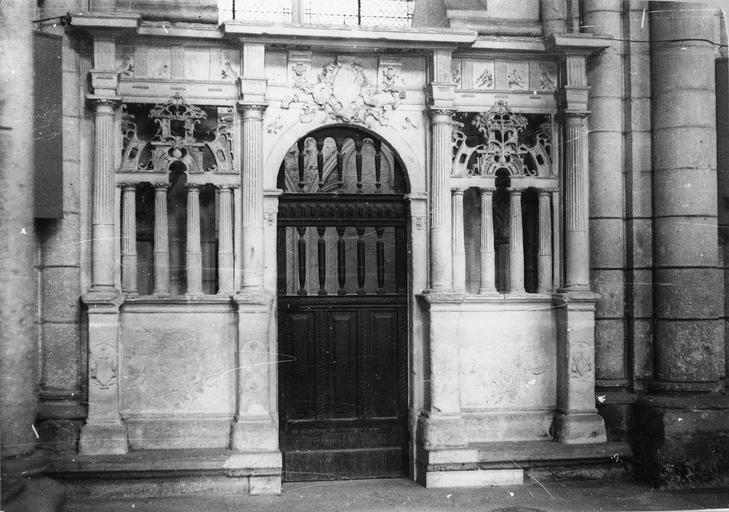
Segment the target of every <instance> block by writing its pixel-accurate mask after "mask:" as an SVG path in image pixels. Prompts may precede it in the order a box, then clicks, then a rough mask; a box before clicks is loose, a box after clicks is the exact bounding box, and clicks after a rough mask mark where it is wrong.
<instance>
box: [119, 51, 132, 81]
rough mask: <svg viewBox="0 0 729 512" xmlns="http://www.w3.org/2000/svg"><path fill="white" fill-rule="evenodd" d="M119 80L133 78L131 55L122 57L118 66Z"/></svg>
mask: <svg viewBox="0 0 729 512" xmlns="http://www.w3.org/2000/svg"><path fill="white" fill-rule="evenodd" d="M118 71H119V77H120V78H133V77H134V57H133V56H132V55H122V63H121V66H119V70H118Z"/></svg>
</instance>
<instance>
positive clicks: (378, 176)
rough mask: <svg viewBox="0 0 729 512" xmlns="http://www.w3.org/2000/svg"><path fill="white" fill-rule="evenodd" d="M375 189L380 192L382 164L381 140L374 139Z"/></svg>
mask: <svg viewBox="0 0 729 512" xmlns="http://www.w3.org/2000/svg"><path fill="white" fill-rule="evenodd" d="M374 143H375V189H376V190H377V192H381V189H382V181H381V170H382V169H381V166H382V141H381V140H379V139H375V141H374Z"/></svg>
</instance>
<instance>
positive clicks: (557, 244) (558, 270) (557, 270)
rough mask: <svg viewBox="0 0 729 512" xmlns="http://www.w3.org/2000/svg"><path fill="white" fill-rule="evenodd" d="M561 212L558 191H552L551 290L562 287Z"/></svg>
mask: <svg viewBox="0 0 729 512" xmlns="http://www.w3.org/2000/svg"><path fill="white" fill-rule="evenodd" d="M560 212H561V210H560V207H559V190H554V191H552V226H554V228H553V230H552V239H553V240H554V244H553V246H552V289H559V288H561V286H562V239H561V236H560V235H561V231H562V223H561V218H562V216H561V214H560Z"/></svg>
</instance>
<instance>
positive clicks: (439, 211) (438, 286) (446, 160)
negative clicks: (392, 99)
mask: <svg viewBox="0 0 729 512" xmlns="http://www.w3.org/2000/svg"><path fill="white" fill-rule="evenodd" d="M452 114H453V112H452V111H451V110H447V109H438V110H431V111H430V116H431V127H432V130H433V160H432V167H431V171H430V286H431V288H432V289H433V290H436V291H446V290H450V289H452V288H453V261H452V252H451V247H450V244H451V219H450V218H449V216H450V211H451V204H450V203H451V194H450V187H449V185H448V180H449V178H450V174H451V163H452V155H453V150H452V148H453V142H452V137H453V135H452V119H451V115H452Z"/></svg>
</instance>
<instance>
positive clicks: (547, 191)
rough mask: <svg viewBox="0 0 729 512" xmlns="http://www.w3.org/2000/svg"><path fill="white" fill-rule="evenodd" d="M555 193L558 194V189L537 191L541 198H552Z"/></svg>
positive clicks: (548, 188)
mask: <svg viewBox="0 0 729 512" xmlns="http://www.w3.org/2000/svg"><path fill="white" fill-rule="evenodd" d="M555 192H557V189H556V188H554V187H544V188H539V189H537V195H540V196H546V197H550V196H551V195H552V194H554V193H555Z"/></svg>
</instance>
